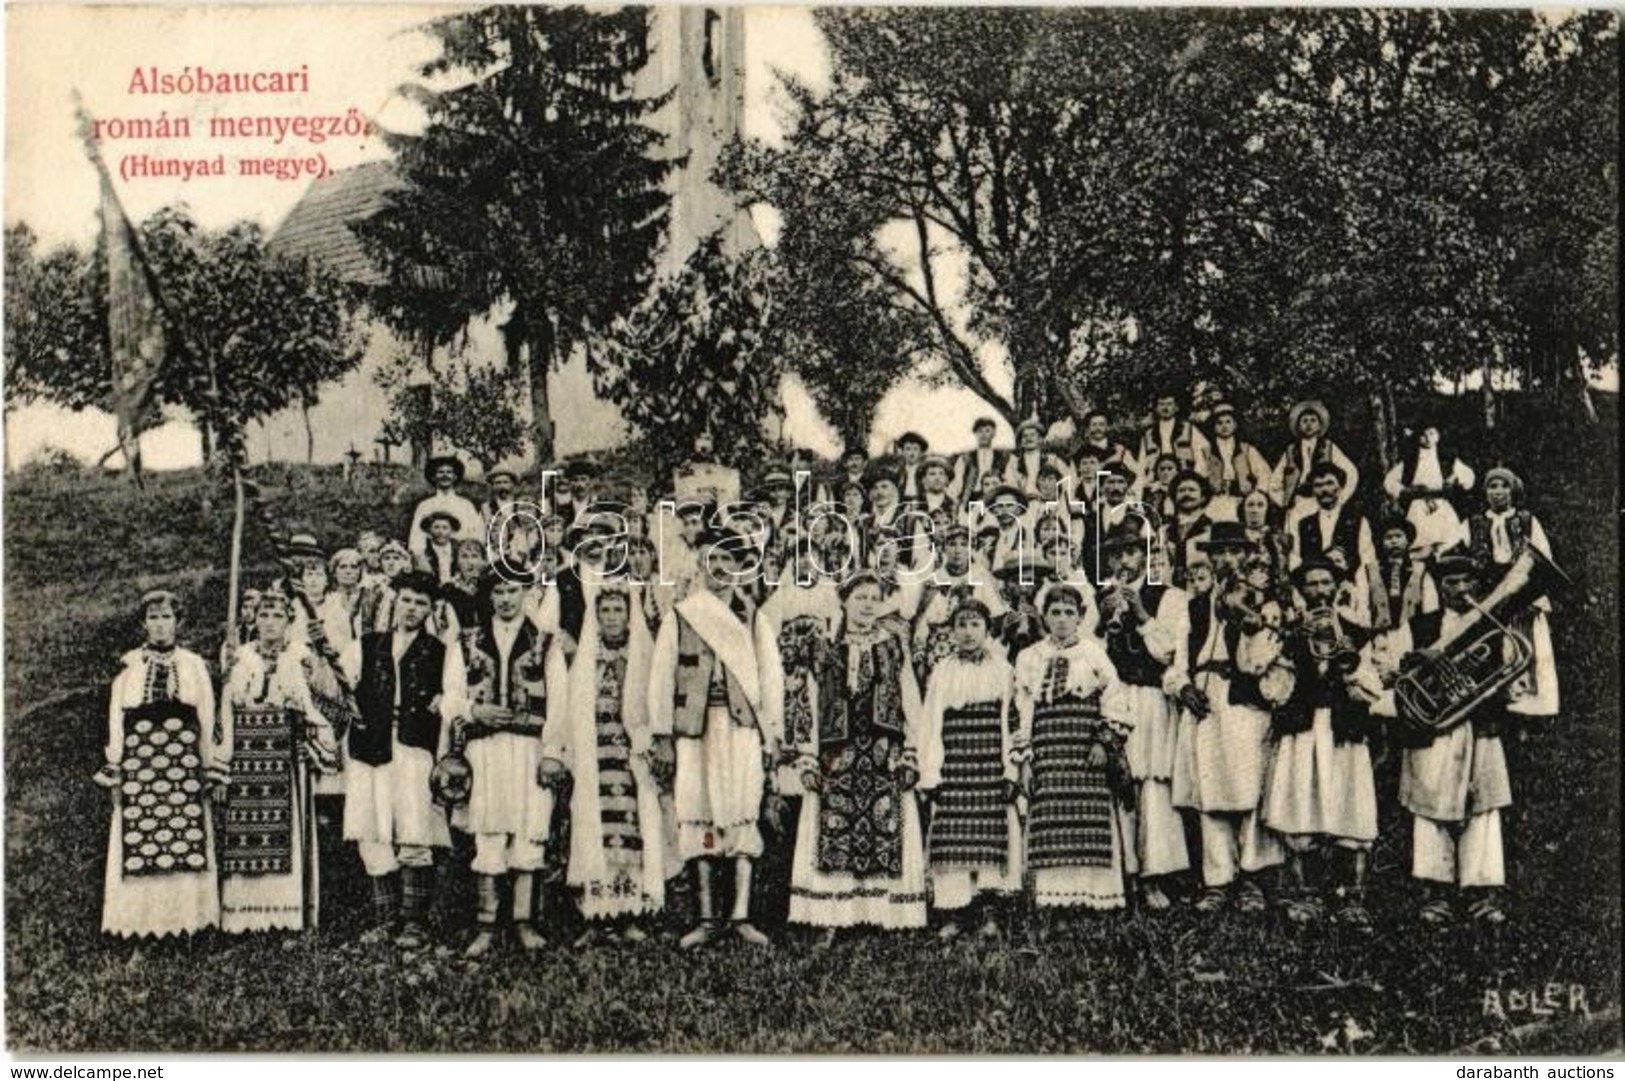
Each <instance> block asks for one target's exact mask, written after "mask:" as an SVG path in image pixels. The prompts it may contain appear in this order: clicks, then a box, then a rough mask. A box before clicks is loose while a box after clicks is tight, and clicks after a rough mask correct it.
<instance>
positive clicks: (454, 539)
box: [416, 510, 478, 585]
mask: <svg viewBox="0 0 1625 1081" xmlns="http://www.w3.org/2000/svg"><path fill="white" fill-rule="evenodd" d="M418 524H419V525H420V526H422V527H423V533H424V538H423V546H422V547H421V548H419V549H418V550H417V558H416V563H417V569H418V570H420V571H423V572H424V573H425V574H430V575H433V576H434V579H435V581H436V582H437V583H439V584H441V585H444V584H446V583H447V582H449V581H451V580H452V578H453V577H455V576H456V574H457V545H458V544H459V543H461V542H462V541H463V540H475V541H476V543H478V541H477V539H476V538H472V537H463V536H462V533H463V523H462V520H461V519H460V518H458V517H457V516H456V515H455V514H453V513H451V512H450V511H445V510H435V511H430V512H429V513H428V514H426V515H424V516H423V521H422V522H420V523H418Z"/></svg>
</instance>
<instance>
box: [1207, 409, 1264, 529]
mask: <svg viewBox="0 0 1625 1081" xmlns="http://www.w3.org/2000/svg"><path fill="white" fill-rule="evenodd" d="M1208 416H1209V417H1210V418H1211V420H1210V423H1211V424H1212V425H1213V442H1212V447H1211V452H1210V453H1209V454H1208V459H1207V463H1208V464H1207V474H1206V475H1207V482H1208V486H1209V487H1211V488H1212V489H1213V500H1212V506H1211V508H1210V511H1209V513H1211V514H1212V515H1213V517H1214V518H1230V519H1236V520H1240V518H1241V498H1242V496H1244V495H1246V494H1247V493H1248V492H1250V491H1252V490H1253V489H1255V488H1260V487H1267V486H1268V484H1269V479H1270V466H1269V462H1268V461H1266V460H1265V459H1264V456H1263V455H1262V454H1260V453H1259V451H1258V448H1257V447H1255V446H1253V445H1252V444H1251V443H1248V442H1245V441H1244V440H1243V439H1242V438H1241V437H1240V436H1239V435H1237V434H1236V407H1235V406H1233V405H1231V404H1230V403H1229V402H1220V403H1218V404H1217V405H1215V406H1214V407H1213V409H1212V410H1211V411H1210V412H1209V413H1208Z"/></svg>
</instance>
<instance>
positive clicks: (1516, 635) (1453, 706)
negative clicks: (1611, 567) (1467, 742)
mask: <svg viewBox="0 0 1625 1081" xmlns="http://www.w3.org/2000/svg"><path fill="white" fill-rule="evenodd" d="M1568 581H1569V577H1568V575H1566V574H1564V573H1563V570H1562V568H1560V567H1558V566H1557V564H1555V563H1553V562H1552V561H1551V560H1550V559H1548V558H1547V557H1546V556H1544V555H1542V554H1541V553H1540V551H1539V550H1537V549H1536V548H1535V547H1534V546H1533V545H1528V546H1525V548H1524V550H1523V552H1522V553H1521V554H1519V556H1518V558H1517V559H1515V560H1513V561H1512V564H1511V565H1510V566H1509V567H1508V568H1507V572H1506V575H1505V576H1504V577H1503V578H1502V579H1501V581H1500V583H1499V584H1497V585H1496V587H1495V588H1494V589H1493V590H1491V591H1490V594H1489V596H1487V597H1485V598H1484V600H1483V602H1482V603H1479V602H1478V601H1472V602H1471V603H1472V606H1473V611H1472V612H1471V613H1469V614H1468V616H1467V618H1466V621H1465V622H1464V623H1463V624H1462V625H1461V626H1460V627H1458V628H1457V629H1456V631H1455V633H1453V634H1451V635H1450V636H1449V637H1448V638H1444V637H1441V638H1440V639H1439V641H1438V642H1437V643H1435V644H1434V645H1433V646H1432V647H1431V649H1430V650H1429V652H1428V653H1426V654H1425V655H1423V657H1422V659H1421V660H1420V661H1418V662H1417V663H1415V664H1413V665H1410V666H1409V667H1403V668H1402V669H1401V672H1400V675H1399V678H1398V679H1397V680H1396V681H1395V683H1394V702H1395V705H1396V706H1397V707H1398V712H1399V718H1400V721H1401V723H1402V724H1405V725H1406V726H1408V727H1409V728H1411V729H1412V730H1413V731H1414V732H1415V733H1416V734H1417V735H1421V736H1427V737H1430V738H1431V737H1433V736H1438V735H1441V734H1443V733H1445V732H1448V731H1450V730H1451V729H1453V728H1455V727H1456V726H1458V725H1460V724H1462V723H1463V722H1465V721H1466V720H1467V719H1468V718H1469V717H1470V716H1472V713H1473V711H1474V710H1475V709H1477V708H1478V707H1479V706H1481V705H1483V704H1484V703H1485V702H1487V701H1489V700H1490V699H1491V698H1493V697H1494V696H1495V695H1496V694H1498V693H1500V692H1501V691H1502V690H1504V689H1505V688H1506V687H1507V686H1508V685H1509V684H1510V683H1512V681H1513V680H1515V679H1517V678H1518V677H1519V676H1521V675H1523V673H1524V671H1525V670H1526V669H1528V667H1529V665H1530V663H1531V662H1532V661H1533V660H1534V653H1535V651H1534V647H1533V646H1532V645H1531V644H1530V642H1529V639H1528V637H1527V636H1525V635H1524V634H1523V633H1522V632H1520V631H1518V630H1515V629H1513V628H1512V627H1510V626H1508V622H1509V621H1511V620H1513V619H1515V618H1516V617H1517V615H1518V614H1519V613H1521V612H1522V611H1523V609H1525V608H1527V607H1528V606H1529V605H1531V604H1533V603H1534V602H1535V601H1536V600H1538V599H1540V597H1542V596H1543V595H1545V594H1546V593H1547V592H1549V589H1550V587H1552V586H1555V585H1558V584H1562V583H1567V582H1568Z"/></svg>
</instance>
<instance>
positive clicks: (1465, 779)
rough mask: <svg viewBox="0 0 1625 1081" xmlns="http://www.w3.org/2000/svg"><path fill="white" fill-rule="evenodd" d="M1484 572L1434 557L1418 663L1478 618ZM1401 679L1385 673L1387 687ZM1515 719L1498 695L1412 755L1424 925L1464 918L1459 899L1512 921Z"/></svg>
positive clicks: (1475, 913) (1414, 859)
mask: <svg viewBox="0 0 1625 1081" xmlns="http://www.w3.org/2000/svg"><path fill="white" fill-rule="evenodd" d="M1479 575H1480V569H1479V567H1478V564H1477V563H1476V562H1475V561H1474V560H1473V558H1472V557H1471V556H1469V555H1465V554H1460V553H1447V554H1445V555H1443V556H1440V557H1438V558H1437V559H1435V560H1434V562H1433V576H1434V580H1435V581H1437V582H1438V583H1439V594H1440V599H1441V601H1442V602H1443V607H1442V608H1440V609H1439V610H1438V611H1436V612H1429V613H1424V614H1422V615H1418V616H1416V617H1415V618H1413V619H1412V620H1411V621H1410V622H1409V623H1408V624H1403V625H1402V626H1401V628H1400V629H1399V632H1398V637H1400V638H1401V639H1402V641H1401V642H1400V643H1399V648H1400V649H1402V650H1403V651H1405V652H1406V653H1410V652H1413V651H1414V652H1415V653H1416V654H1417V657H1418V658H1421V657H1427V656H1430V655H1432V653H1433V651H1434V646H1435V643H1437V642H1439V641H1441V640H1443V639H1446V638H1448V637H1450V636H1454V635H1456V634H1458V633H1460V631H1459V628H1461V627H1462V625H1463V624H1464V623H1466V622H1468V621H1471V620H1475V619H1477V618H1478V616H1477V614H1476V612H1475V610H1474V607H1473V597H1474V594H1476V593H1477V592H1478V590H1479ZM1407 663H1408V662H1406V663H1402V664H1401V665H1400V669H1401V670H1403V669H1404V668H1405V667H1406V666H1407ZM1394 675H1395V673H1392V672H1390V673H1386V674H1385V678H1384V682H1385V683H1386V682H1390V681H1391V680H1392V679H1393V678H1394ZM1372 712H1373V713H1377V714H1380V715H1383V716H1389V717H1392V716H1396V715H1397V712H1398V710H1397V703H1396V702H1395V699H1394V695H1393V692H1392V691H1390V692H1388V693H1386V694H1384V695H1383V696H1382V697H1381V698H1380V699H1378V700H1377V702H1376V704H1375V705H1374V706H1372ZM1508 719H1509V718H1508V710H1507V695H1506V694H1505V693H1502V694H1497V695H1495V696H1494V697H1492V698H1491V699H1489V700H1488V701H1486V702H1484V703H1483V704H1481V705H1480V706H1479V707H1478V708H1477V709H1475V710H1474V711H1473V712H1472V715H1471V717H1470V718H1469V720H1468V721H1467V722H1466V723H1465V724H1461V725H1458V726H1457V727H1455V728H1452V729H1450V730H1449V731H1448V732H1443V733H1439V734H1437V735H1434V736H1433V737H1432V738H1431V739H1428V740H1427V741H1426V742H1425V743H1423V744H1422V745H1421V746H1415V747H1410V748H1407V749H1406V750H1405V752H1404V757H1403V759H1402V760H1401V762H1400V774H1399V801H1400V803H1401V804H1402V805H1403V806H1404V808H1405V809H1406V810H1407V811H1409V812H1410V813H1411V815H1412V816H1413V827H1412V834H1411V875H1412V877H1414V878H1416V879H1418V880H1420V881H1421V882H1422V883H1424V889H1425V891H1426V892H1425V897H1424V901H1423V904H1422V907H1421V910H1420V912H1419V913H1418V915H1419V917H1420V918H1421V919H1422V920H1423V922H1425V923H1431V924H1444V923H1449V922H1450V921H1451V920H1452V919H1454V918H1455V915H1456V912H1455V910H1454V908H1453V906H1452V904H1451V902H1452V900H1454V899H1456V898H1458V897H1459V898H1460V899H1461V900H1462V901H1463V902H1465V904H1466V914H1467V915H1468V916H1469V917H1471V918H1472V919H1473V920H1475V921H1476V922H1479V923H1482V924H1500V923H1504V922H1505V921H1506V913H1505V911H1504V910H1503V908H1502V905H1501V899H1500V893H1501V891H1502V888H1503V887H1504V886H1505V885H1506V864H1505V860H1504V856H1503V852H1502V847H1501V811H1502V809H1503V808H1507V807H1510V806H1511V805H1512V783H1511V778H1510V772H1509V770H1508V769H1507V759H1506V751H1505V749H1504V748H1503V746H1502V742H1501V732H1502V729H1503V727H1504V726H1505V725H1506V722H1507V720H1508Z"/></svg>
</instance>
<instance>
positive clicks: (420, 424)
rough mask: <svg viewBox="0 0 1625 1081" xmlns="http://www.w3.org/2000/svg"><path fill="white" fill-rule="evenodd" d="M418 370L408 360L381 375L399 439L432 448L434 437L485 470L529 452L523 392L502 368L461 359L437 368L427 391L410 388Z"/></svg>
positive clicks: (415, 362)
mask: <svg viewBox="0 0 1625 1081" xmlns="http://www.w3.org/2000/svg"><path fill="white" fill-rule="evenodd" d="M416 369H417V361H416V359H415V358H412V357H410V356H407V357H402V358H400V359H399V360H398V361H397V362H396V363H394V364H391V365H387V366H386V367H384V368H383V369H382V370H380V371H379V372H378V373H377V380H378V382H379V384H380V385H381V386H383V387H384V388H385V389H386V390H388V391H389V392H390V393H389V405H390V418H391V420H392V421H393V422H394V432H395V434H396V435H397V437H401V438H404V439H406V440H407V441H410V442H412V443H414V444H416V445H419V446H423V447H428V446H431V445H432V444H433V440H434V437H435V436H436V435H441V436H444V437H445V438H446V439H448V440H450V441H451V442H452V443H453V444H454V445H455V446H457V447H458V448H459V449H461V450H464V451H466V452H468V453H469V454H472V455H473V456H474V458H475V460H477V461H478V462H479V463H480V467H481V468H482V469H486V470H489V469H491V468H492V467H493V466H495V465H496V464H497V463H498V462H500V461H502V460H503V459H504V458H510V457H513V456H515V455H517V454H519V453H521V452H522V451H523V450H524V449H525V445H526V436H527V426H526V424H525V418H524V414H523V409H524V401H523V398H524V388H523V386H522V385H520V384H517V383H515V382H514V381H513V380H512V379H510V378H508V376H507V373H506V372H504V371H503V370H502V369H501V368H499V367H493V366H492V365H489V364H474V363H471V362H470V361H469V360H468V358H467V357H466V355H459V356H457V357H454V358H453V359H452V360H451V361H449V362H447V363H443V364H441V365H439V366H438V367H437V369H436V371H435V373H434V377H433V382H432V383H431V384H430V386H429V387H428V388H421V387H418V386H415V385H413V384H412V383H411V381H410V377H411V375H412V374H413V373H414V372H415V370H416ZM423 389H428V390H429V391H430V393H427V394H424V393H420V391H421V390H423Z"/></svg>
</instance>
